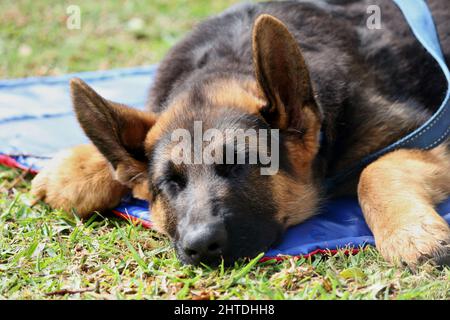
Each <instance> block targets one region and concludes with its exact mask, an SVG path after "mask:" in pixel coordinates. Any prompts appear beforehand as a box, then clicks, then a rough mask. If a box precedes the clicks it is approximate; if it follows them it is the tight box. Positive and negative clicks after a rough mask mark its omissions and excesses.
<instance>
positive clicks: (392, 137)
mask: <svg viewBox="0 0 450 320" xmlns="http://www.w3.org/2000/svg"><path fill="white" fill-rule="evenodd" d="M428 4H429V6H430V8H431V11H432V12H433V15H434V19H435V22H436V25H437V29H438V32H439V36H440V41H441V45H442V48H443V51H444V54H445V58H446V59H447V62H450V5H449V3H448V1H447V0H429V1H428ZM369 5H378V6H379V7H380V9H381V28H380V29H370V28H368V27H367V24H366V22H367V19H368V14H367V8H368V6H369ZM445 90H446V82H445V79H444V77H443V75H442V72H441V70H440V69H439V67H438V65H437V64H436V63H435V61H434V60H433V59H432V57H431V56H430V55H429V54H428V53H427V52H426V51H425V49H424V48H423V47H422V46H421V44H420V43H419V42H418V41H417V39H416V38H415V37H414V35H413V34H412V32H411V30H410V28H409V26H408V25H407V23H406V22H405V19H404V17H403V15H402V13H401V12H400V10H399V9H398V8H397V7H396V6H395V4H394V3H393V2H392V1H391V0H360V1H357V0H342V1H339V0H333V1H332V0H329V1H287V2H269V3H258V4H244V5H239V6H235V7H233V8H231V9H229V10H227V11H225V12H223V13H222V14H220V15H217V16H214V17H212V18H210V19H208V20H206V21H205V22H203V23H201V24H199V25H198V26H197V27H195V29H194V30H193V31H192V32H191V33H190V34H189V35H187V36H186V37H185V38H184V39H183V40H182V41H181V42H180V43H178V44H177V45H176V46H175V47H174V48H173V49H172V50H171V51H170V52H169V53H168V55H167V56H166V58H165V59H164V60H163V61H162V63H161V64H160V66H159V70H158V73H157V77H156V80H155V82H154V84H153V87H152V89H151V93H150V99H149V102H148V111H146V112H143V111H138V110H135V109H132V108H129V107H127V106H124V105H122V104H119V103H115V102H111V101H108V100H106V99H104V98H102V97H100V96H99V95H98V94H97V93H96V92H94V90H93V89H91V88H90V87H89V86H88V85H86V84H85V83H84V82H83V81H81V80H80V79H73V80H72V81H71V94H72V100H73V105H74V108H75V112H76V115H77V117H78V120H79V123H80V125H81V127H82V128H83V129H84V131H85V133H86V134H87V136H88V137H89V138H90V140H91V141H92V143H93V144H92V145H82V146H77V147H75V148H72V149H70V150H67V151H64V152H62V153H61V154H60V155H58V156H56V157H55V158H54V159H53V161H52V162H51V163H50V164H49V165H48V166H47V167H46V168H45V169H44V170H42V172H41V173H40V174H38V175H37V176H36V178H35V179H34V180H33V184H32V191H33V193H34V194H35V195H36V196H37V197H38V198H40V199H43V200H44V201H46V202H47V203H49V204H50V205H51V206H53V207H56V208H62V209H66V210H70V209H71V208H73V209H75V211H76V212H77V214H78V215H79V216H80V217H82V218H85V217H87V216H88V215H89V214H91V213H92V212H93V211H105V210H108V209H110V208H113V207H114V206H116V205H117V204H118V202H119V201H120V198H121V197H122V196H123V195H124V194H126V193H127V192H129V191H130V190H131V191H132V192H133V194H134V196H136V197H138V198H142V199H146V200H149V201H151V203H152V219H153V222H154V225H155V227H156V228H157V230H159V231H160V232H162V233H164V234H166V235H168V236H169V237H170V238H171V240H172V241H173V244H174V247H175V249H176V252H177V255H178V257H179V259H180V260H181V261H182V262H183V263H187V264H198V263H200V262H204V263H207V264H215V263H218V262H219V261H220V260H221V259H222V258H223V259H224V261H225V263H232V262H233V261H234V260H236V259H237V258H239V257H251V256H255V255H256V254H257V253H259V252H261V251H264V250H267V249H268V248H269V247H270V246H271V245H273V244H274V243H275V242H276V241H277V239H278V238H279V237H280V235H281V234H282V233H283V231H284V230H285V229H286V228H288V227H289V226H292V225H295V224H298V223H301V222H302V221H304V220H305V219H307V218H309V217H311V216H312V215H314V214H315V213H317V212H318V209H319V207H320V205H321V202H322V200H323V199H324V198H325V197H332V196H335V195H341V194H344V193H345V194H349V193H350V194H352V193H353V194H356V193H357V195H358V197H359V202H360V204H361V207H362V209H363V212H364V216H365V219H366V221H367V223H368V225H369V227H370V228H371V230H372V232H373V234H374V236H375V240H376V246H377V248H378V250H379V251H380V252H381V254H382V255H383V257H384V258H385V259H387V260H388V261H391V262H394V263H403V264H407V265H409V266H411V267H414V266H416V265H417V264H419V263H422V262H424V261H430V260H431V261H432V262H434V263H436V264H440V265H442V264H449V263H450V247H449V245H450V229H449V226H448V224H447V223H446V222H445V221H444V220H443V219H442V218H441V217H440V216H439V215H438V214H437V213H436V211H435V209H434V207H435V205H436V204H438V203H439V202H440V201H443V200H444V199H446V197H448V196H449V194H450V152H449V143H448V141H447V142H445V143H443V144H441V145H440V146H437V147H436V148H434V149H432V150H430V151H422V150H406V149H405V150H398V151H395V152H392V153H390V154H388V155H386V156H384V157H382V158H380V159H379V160H377V161H375V162H373V163H372V164H370V165H369V166H367V167H366V168H365V169H364V170H363V171H362V172H361V173H359V174H357V175H355V176H354V177H352V178H351V179H349V180H348V181H346V183H345V186H340V187H338V188H336V189H335V190H334V191H333V192H332V193H327V192H325V189H324V181H325V179H326V178H327V177H329V176H333V175H334V174H336V173H337V172H340V171H341V170H344V169H345V168H348V167H350V166H352V165H354V164H356V163H358V162H359V161H360V160H361V159H362V158H363V157H364V156H366V155H368V154H370V153H373V152H374V151H377V150H379V149H381V148H383V147H385V146H387V145H389V144H390V143H392V142H394V141H396V140H398V139H399V138H401V137H402V136H404V135H406V134H407V133H409V132H411V131H412V130H414V129H415V128H417V127H418V126H419V125H421V124H422V123H424V121H426V120H427V119H428V118H429V117H430V115H431V114H432V112H433V111H434V110H435V108H436V107H438V106H439V105H440V103H441V102H442V99H443V97H444V93H445ZM194 121H201V122H202V125H203V128H204V129H208V128H216V129H219V130H222V131H224V130H225V129H230V128H231V129H238V128H241V129H250V128H253V129H273V128H275V129H279V149H280V161H279V163H280V165H279V170H278V172H277V173H276V174H274V175H261V174H260V170H259V168H260V167H261V166H262V164H261V163H259V162H258V163H257V164H234V165H233V164H212V165H205V164H192V165H183V164H181V165H178V164H175V163H173V161H172V160H171V156H170V155H171V151H172V149H173V148H174V143H173V141H171V133H172V132H173V131H174V130H176V129H179V128H183V129H186V130H188V131H189V132H191V131H192V130H193V126H194V125H193V123H194Z"/></svg>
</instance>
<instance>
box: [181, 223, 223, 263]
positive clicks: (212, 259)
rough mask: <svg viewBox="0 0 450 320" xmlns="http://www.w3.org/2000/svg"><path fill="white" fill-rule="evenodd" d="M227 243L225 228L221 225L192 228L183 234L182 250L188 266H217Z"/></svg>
mask: <svg viewBox="0 0 450 320" xmlns="http://www.w3.org/2000/svg"><path fill="white" fill-rule="evenodd" d="M226 242H227V234H226V231H225V226H224V225H223V224H221V223H213V224H208V225H196V226H192V227H190V228H189V230H187V232H186V233H185V236H184V239H183V241H182V250H183V251H184V254H185V256H186V258H187V259H186V260H187V262H188V263H189V264H194V265H196V264H199V263H200V262H203V263H205V264H217V263H220V260H221V258H222V256H223V254H224V251H225V247H226Z"/></svg>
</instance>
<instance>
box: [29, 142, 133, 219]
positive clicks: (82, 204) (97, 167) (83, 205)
mask: <svg viewBox="0 0 450 320" xmlns="http://www.w3.org/2000/svg"><path fill="white" fill-rule="evenodd" d="M113 175H114V172H113V170H112V167H111V165H110V164H109V162H108V161H107V160H106V159H105V158H104V157H103V156H102V155H101V153H100V152H99V151H98V150H97V148H95V147H94V146H93V145H80V146H77V147H74V148H72V149H68V150H64V151H62V152H60V153H59V154H57V155H56V156H55V157H54V158H53V159H52V160H50V162H49V163H48V165H47V166H46V167H45V168H44V169H43V170H42V171H41V172H39V174H38V175H37V176H36V177H35V178H34V179H33V181H32V189H31V192H32V194H33V195H34V196H35V197H36V198H37V199H38V200H43V201H45V202H46V203H48V204H49V205H50V206H51V207H53V208H57V209H63V210H66V211H68V212H70V210H71V209H74V210H75V213H76V214H77V215H78V216H79V217H81V218H87V217H88V216H89V215H91V214H92V213H93V212H94V211H99V212H101V211H105V210H108V209H111V208H114V207H115V206H116V205H118V204H119V202H120V200H121V198H122V196H124V195H125V194H126V192H127V191H128V190H129V189H128V188H127V187H126V186H124V185H123V184H121V183H119V182H118V181H116V180H115V179H114V176H113Z"/></svg>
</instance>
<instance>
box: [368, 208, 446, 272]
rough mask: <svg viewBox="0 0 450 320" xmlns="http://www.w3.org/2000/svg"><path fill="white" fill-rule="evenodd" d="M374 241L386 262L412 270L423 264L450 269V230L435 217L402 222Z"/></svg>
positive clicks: (441, 220)
mask: <svg viewBox="0 0 450 320" xmlns="http://www.w3.org/2000/svg"><path fill="white" fill-rule="evenodd" d="M375 241H376V246H377V248H378V250H379V251H380V253H381V254H382V256H383V257H384V258H385V259H386V260H387V261H389V262H392V263H395V264H403V265H407V266H408V267H410V268H411V269H412V270H415V269H416V268H417V266H418V265H420V264H423V263H426V262H431V263H432V264H435V265H439V266H444V265H445V266H450V229H449V226H448V224H447V223H446V222H445V221H444V220H443V219H439V218H438V217H435V216H431V217H430V219H427V221H412V222H409V223H406V224H404V225H402V226H401V227H399V228H398V229H394V230H392V232H384V233H383V235H382V236H379V237H375Z"/></svg>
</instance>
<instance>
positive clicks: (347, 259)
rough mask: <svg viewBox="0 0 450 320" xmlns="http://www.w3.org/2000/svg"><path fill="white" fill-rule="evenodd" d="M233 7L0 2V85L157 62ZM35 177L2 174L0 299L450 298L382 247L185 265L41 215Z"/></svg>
mask: <svg viewBox="0 0 450 320" xmlns="http://www.w3.org/2000/svg"><path fill="white" fill-rule="evenodd" d="M234 2H236V1H235V0H215V1H208V0H195V1H190V0H171V1H167V0H151V1H150V0H149V1H146V3H145V2H144V1H139V0H133V1H89V0H85V1H81V0H80V1H77V4H78V5H79V6H80V8H81V29H80V30H76V29H75V30H68V29H67V28H66V18H67V15H66V8H67V4H66V3H65V2H64V1H56V0H54V1H50V0H45V1H34V0H2V1H1V2H0V12H1V16H2V18H1V19H0V56H1V57H2V59H1V61H0V63H1V65H0V78H15V77H26V76H43V75H56V74H63V73H67V72H75V71H85V70H98V69H109V68H114V67H126V66H136V65H145V64H150V63H156V62H158V61H159V60H160V59H161V57H162V56H163V55H164V53H165V52H166V51H167V49H168V48H169V47H170V46H172V45H173V44H174V43H175V42H176V41H177V40H178V39H179V38H180V37H181V36H182V35H183V34H184V33H185V32H187V31H188V30H189V29H190V28H191V27H192V26H193V25H194V24H195V23H196V22H197V21H198V20H199V19H201V18H203V17H205V16H207V15H210V14H213V13H216V12H219V11H221V10H222V9H224V8H225V7H227V6H229V5H230V4H232V3H234ZM30 179H31V176H30V175H24V173H22V172H20V171H18V170H12V169H8V168H5V167H0V299H1V298H7V299H72V298H75V299H130V298H132V299H141V298H147V299H167V298H170V299H172V298H181V299H428V298H433V299H449V298H450V269H449V268H446V269H443V270H438V269H436V268H433V267H431V266H424V267H422V268H420V269H419V270H417V272H415V273H412V272H411V271H409V270H405V269H403V268H396V267H394V266H392V265H390V264H388V263H386V262H384V261H383V259H382V258H381V256H380V255H379V254H378V253H377V251H376V250H375V249H373V248H367V249H366V250H363V251H360V252H359V253H357V254H354V255H349V256H347V255H345V254H344V252H343V251H342V252H340V253H338V254H337V255H334V256H331V255H328V256H326V255H325V256H318V257H316V258H314V259H303V258H301V259H297V258H287V259H286V260H284V261H283V262H281V263H275V262H266V263H258V262H257V259H255V260H252V261H248V260H247V261H245V260H242V261H240V262H238V263H236V265H235V266H234V267H231V268H219V269H209V268H207V267H187V266H182V265H181V264H180V263H179V262H178V261H177V259H176V257H175V254H174V250H173V249H172V248H171V247H170V244H169V242H168V241H167V239H165V238H164V237H161V236H160V235H158V234H157V233H155V232H152V231H148V230H145V229H143V228H142V227H140V226H135V225H133V224H130V223H128V222H126V221H123V220H118V219H116V218H114V217H111V216H105V217H100V216H95V217H93V218H92V219H91V220H89V221H87V222H84V223H82V222H80V221H79V220H77V219H76V218H75V217H74V216H73V215H71V213H66V212H61V211H55V210H52V209H51V208H49V207H47V206H45V205H43V204H39V205H37V206H35V207H33V208H30V206H29V202H30V196H29V193H28V192H29V188H30V182H29V181H30Z"/></svg>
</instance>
